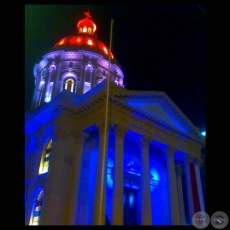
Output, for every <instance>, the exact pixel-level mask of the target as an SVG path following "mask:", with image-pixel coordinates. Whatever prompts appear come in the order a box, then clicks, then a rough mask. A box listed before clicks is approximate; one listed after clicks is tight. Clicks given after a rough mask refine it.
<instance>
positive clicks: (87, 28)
mask: <svg viewBox="0 0 230 230" xmlns="http://www.w3.org/2000/svg"><path fill="white" fill-rule="evenodd" d="M84 14H85V15H86V18H83V19H82V20H80V21H79V22H78V23H77V29H78V33H79V34H89V35H92V36H94V33H95V31H96V29H97V27H96V24H95V23H94V22H93V21H92V20H90V18H92V17H91V15H90V14H89V11H88V12H84Z"/></svg>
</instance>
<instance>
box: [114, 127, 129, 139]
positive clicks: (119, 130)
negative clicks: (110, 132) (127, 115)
mask: <svg viewBox="0 0 230 230" xmlns="http://www.w3.org/2000/svg"><path fill="white" fill-rule="evenodd" d="M127 132H128V129H126V128H124V127H122V126H121V125H117V126H116V127H115V128H114V134H115V137H116V138H118V139H123V138H124V136H125V134H126V133H127Z"/></svg>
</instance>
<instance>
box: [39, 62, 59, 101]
mask: <svg viewBox="0 0 230 230" xmlns="http://www.w3.org/2000/svg"><path fill="white" fill-rule="evenodd" d="M55 70H56V64H55V62H54V61H53V62H52V64H51V65H50V67H49V75H48V77H47V79H46V82H45V86H44V87H45V88H44V90H43V92H42V93H43V95H42V100H41V103H44V102H46V97H47V93H48V92H49V85H50V79H51V76H52V74H53V72H54V71H55Z"/></svg>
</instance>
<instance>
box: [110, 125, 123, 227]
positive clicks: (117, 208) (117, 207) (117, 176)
mask: <svg viewBox="0 0 230 230" xmlns="http://www.w3.org/2000/svg"><path fill="white" fill-rule="evenodd" d="M125 133H126V131H125V130H124V129H122V128H121V127H120V126H117V127H116V128H115V138H116V141H115V143H116V144H115V159H114V181H113V205H112V225H123V196H124V137H125Z"/></svg>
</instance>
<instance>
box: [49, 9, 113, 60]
mask: <svg viewBox="0 0 230 230" xmlns="http://www.w3.org/2000/svg"><path fill="white" fill-rule="evenodd" d="M84 14H85V15H86V18H83V19H81V20H80V21H79V22H78V23H77V25H76V28H77V31H78V35H73V36H68V37H64V38H62V39H61V40H59V41H58V42H57V43H56V44H55V45H54V47H53V48H52V49H51V50H52V51H54V50H60V49H61V50H63V49H64V50H88V51H91V52H95V53H98V54H100V55H103V56H104V57H105V58H106V57H107V58H109V53H110V55H111V56H110V60H111V62H112V63H113V62H117V61H115V59H114V56H113V54H112V52H110V50H109V48H108V47H107V46H106V45H105V44H104V43H103V42H101V41H100V40H98V39H97V37H96V35H95V31H96V29H97V26H96V24H95V23H94V22H93V21H92V20H91V19H89V18H92V17H91V16H90V14H89V12H84Z"/></svg>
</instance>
